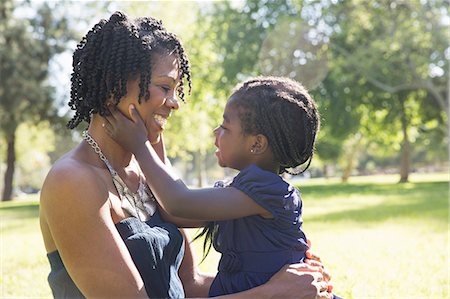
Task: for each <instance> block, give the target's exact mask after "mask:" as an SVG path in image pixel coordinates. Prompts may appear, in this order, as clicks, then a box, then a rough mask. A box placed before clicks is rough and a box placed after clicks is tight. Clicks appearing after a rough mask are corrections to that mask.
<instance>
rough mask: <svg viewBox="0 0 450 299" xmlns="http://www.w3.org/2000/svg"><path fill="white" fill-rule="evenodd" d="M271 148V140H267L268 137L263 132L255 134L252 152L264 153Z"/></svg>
mask: <svg viewBox="0 0 450 299" xmlns="http://www.w3.org/2000/svg"><path fill="white" fill-rule="evenodd" d="M268 148H269V141H268V140H267V137H266V136H265V135H263V134H258V135H255V136H254V138H253V144H252V147H251V149H250V152H251V153H252V154H257V155H260V154H264V153H265V152H266V151H267V149H268Z"/></svg>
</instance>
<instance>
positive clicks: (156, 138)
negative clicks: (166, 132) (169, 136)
mask: <svg viewBox="0 0 450 299" xmlns="http://www.w3.org/2000/svg"><path fill="white" fill-rule="evenodd" d="M147 138H148V140H149V141H150V143H151V144H156V143H159V142H160V141H161V134H151V135H148V136H147Z"/></svg>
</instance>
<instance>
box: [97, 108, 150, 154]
mask: <svg viewBox="0 0 450 299" xmlns="http://www.w3.org/2000/svg"><path fill="white" fill-rule="evenodd" d="M109 111H110V113H111V115H110V116H105V117H104V120H105V122H104V123H103V127H104V128H105V131H106V132H107V134H108V135H109V136H110V137H111V138H112V139H114V141H116V142H117V143H119V144H120V145H121V146H123V147H124V148H125V149H127V150H129V151H130V152H132V153H134V152H136V151H137V150H139V149H140V148H141V147H142V146H145V142H147V140H148V137H147V128H146V127H145V124H144V121H143V120H142V118H141V116H140V115H139V112H138V111H137V110H136V108H135V107H134V105H130V107H129V112H130V115H131V120H130V119H128V118H127V117H126V116H125V115H123V114H122V113H121V112H120V111H119V110H118V109H117V108H116V107H111V108H110V109H109Z"/></svg>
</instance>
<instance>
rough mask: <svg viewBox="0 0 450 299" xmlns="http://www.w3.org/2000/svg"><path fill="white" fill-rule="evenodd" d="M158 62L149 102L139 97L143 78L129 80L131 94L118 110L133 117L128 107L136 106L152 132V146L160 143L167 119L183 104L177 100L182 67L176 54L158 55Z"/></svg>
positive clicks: (149, 132)
mask: <svg viewBox="0 0 450 299" xmlns="http://www.w3.org/2000/svg"><path fill="white" fill-rule="evenodd" d="M153 60H154V61H156V63H155V64H154V65H153V68H152V77H151V80H150V81H151V82H150V86H149V91H150V98H149V99H148V100H147V101H146V100H145V99H142V100H141V104H139V103H138V98H139V81H140V80H139V79H135V80H128V82H127V95H126V96H125V97H124V98H123V99H122V100H121V101H120V102H119V104H118V105H117V107H118V109H119V110H121V111H122V113H124V114H125V115H127V116H128V117H130V116H129V113H128V107H129V105H130V104H134V105H135V107H136V109H137V111H138V112H139V114H140V115H141V118H142V120H143V121H144V123H145V126H146V128H147V132H148V139H149V140H150V143H152V144H154V143H158V142H159V140H160V138H161V133H162V132H163V130H164V127H165V124H166V122H167V119H168V118H169V116H170V114H171V112H172V110H177V109H178V108H179V107H180V104H179V102H178V100H177V98H176V88H177V86H178V84H179V82H180V76H179V64H178V59H177V57H176V56H175V55H154V56H153Z"/></svg>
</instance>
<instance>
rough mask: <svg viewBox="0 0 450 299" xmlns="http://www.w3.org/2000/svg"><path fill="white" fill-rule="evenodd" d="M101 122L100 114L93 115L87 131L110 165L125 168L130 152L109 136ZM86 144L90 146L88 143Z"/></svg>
mask: <svg viewBox="0 0 450 299" xmlns="http://www.w3.org/2000/svg"><path fill="white" fill-rule="evenodd" d="M103 123H104V120H103V119H102V117H101V116H99V115H94V116H93V117H92V119H91V123H90V124H89V128H88V130H87V131H88V133H89V135H91V137H92V138H93V139H94V140H95V142H97V144H98V146H99V147H100V149H101V151H102V153H103V154H104V155H105V157H106V159H107V160H108V162H109V163H110V164H111V166H112V167H113V168H114V169H115V170H116V171H119V170H121V169H125V168H126V167H127V166H128V165H129V164H130V161H131V158H132V154H131V152H129V151H127V150H126V149H124V148H123V147H122V146H121V145H119V144H118V143H117V142H115V141H114V140H113V139H112V138H111V137H109V135H108V134H107V133H106V131H105V129H104V128H103V126H102V124H103ZM86 145H87V146H89V147H91V146H90V145H89V144H86Z"/></svg>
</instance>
